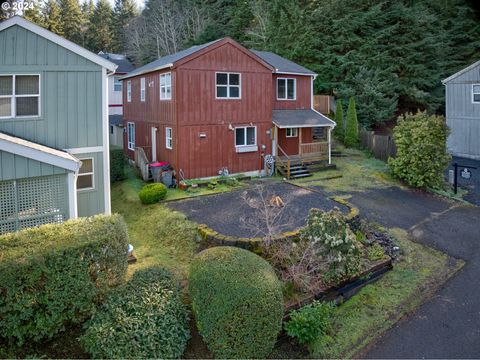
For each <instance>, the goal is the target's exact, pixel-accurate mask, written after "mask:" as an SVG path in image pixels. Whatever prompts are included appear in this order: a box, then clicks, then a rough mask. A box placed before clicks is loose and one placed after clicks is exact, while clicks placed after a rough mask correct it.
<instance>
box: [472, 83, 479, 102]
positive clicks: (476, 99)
mask: <svg viewBox="0 0 480 360" xmlns="http://www.w3.org/2000/svg"><path fill="white" fill-rule="evenodd" d="M472 102H473V103H480V84H474V85H472Z"/></svg>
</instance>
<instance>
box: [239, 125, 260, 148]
mask: <svg viewBox="0 0 480 360" xmlns="http://www.w3.org/2000/svg"><path fill="white" fill-rule="evenodd" d="M256 130H257V129H256V128H255V126H246V127H237V128H235V146H252V145H256V144H257V134H256V132H257V131H256Z"/></svg>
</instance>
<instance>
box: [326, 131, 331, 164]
mask: <svg viewBox="0 0 480 360" xmlns="http://www.w3.org/2000/svg"><path fill="white" fill-rule="evenodd" d="M331 132H332V128H331V127H330V126H329V127H328V131H327V139H328V165H330V164H331V163H332V134H331Z"/></svg>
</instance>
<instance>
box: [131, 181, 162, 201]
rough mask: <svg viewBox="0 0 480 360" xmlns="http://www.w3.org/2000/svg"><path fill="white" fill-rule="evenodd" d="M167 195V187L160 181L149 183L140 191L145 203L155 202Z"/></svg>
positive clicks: (141, 199) (139, 195) (139, 194)
mask: <svg viewBox="0 0 480 360" xmlns="http://www.w3.org/2000/svg"><path fill="white" fill-rule="evenodd" d="M165 196H167V187H166V186H165V185H163V184H160V183H153V184H147V185H145V186H144V187H142V189H141V190H140V192H139V193H138V197H139V198H140V201H141V202H142V203H143V204H155V203H157V202H159V201H160V200H163V199H165Z"/></svg>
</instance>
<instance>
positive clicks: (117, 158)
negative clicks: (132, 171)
mask: <svg viewBox="0 0 480 360" xmlns="http://www.w3.org/2000/svg"><path fill="white" fill-rule="evenodd" d="M126 162H127V158H126V156H125V153H124V152H123V149H122V148H121V147H117V146H111V147H110V182H112V183H113V182H115V181H121V180H124V179H126V175H125V164H126Z"/></svg>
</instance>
